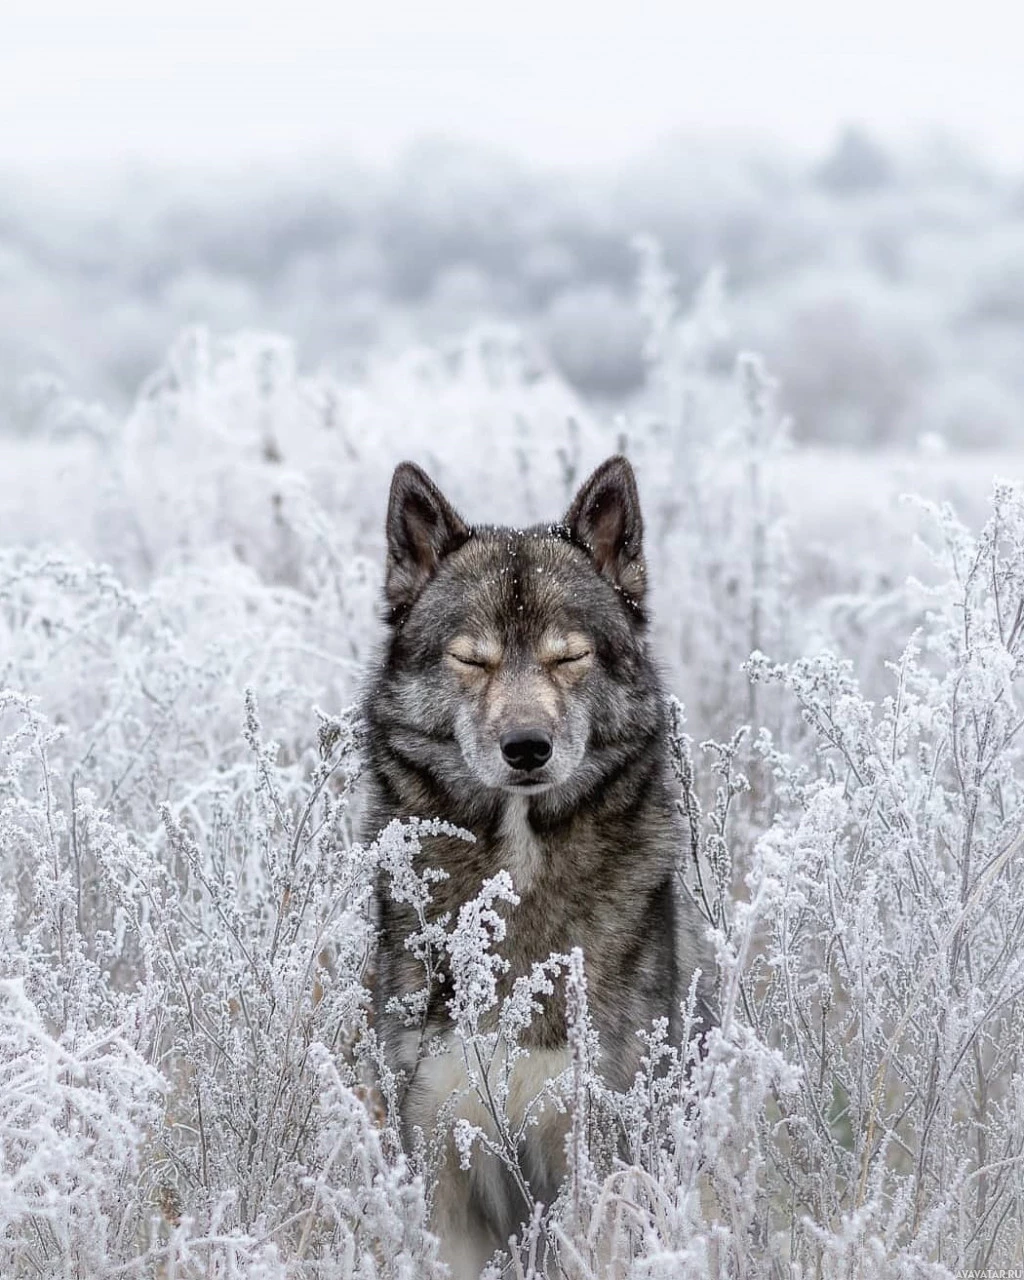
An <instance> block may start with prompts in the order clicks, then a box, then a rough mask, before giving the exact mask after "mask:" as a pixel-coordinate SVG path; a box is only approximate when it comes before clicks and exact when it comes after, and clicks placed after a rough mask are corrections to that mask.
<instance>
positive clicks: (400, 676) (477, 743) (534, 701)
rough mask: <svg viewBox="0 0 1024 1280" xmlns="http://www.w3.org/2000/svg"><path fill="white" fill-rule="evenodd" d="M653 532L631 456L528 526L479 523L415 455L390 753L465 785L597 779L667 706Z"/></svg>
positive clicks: (548, 789)
mask: <svg viewBox="0 0 1024 1280" xmlns="http://www.w3.org/2000/svg"><path fill="white" fill-rule="evenodd" d="M642 535H643V524H642V520H641V516H640V503H639V498H638V496H637V489H636V481H635V479H634V477H633V470H632V468H631V467H630V465H629V463H628V462H627V461H626V459H625V458H621V457H616V458H610V459H609V460H608V461H607V462H605V463H604V464H603V465H602V466H601V467H599V468H598V469H597V471H595V472H594V474H593V475H592V476H591V477H590V479H589V480H587V482H586V483H585V484H584V485H583V486H582V488H581V489H580V491H579V493H578V494H577V495H576V497H575V499H574V500H573V502H572V504H571V506H570V507H569V510H568V512H567V513H566V515H565V517H564V519H563V521H562V522H561V523H560V524H555V525H551V526H537V527H534V528H530V529H526V530H513V529H504V528H493V527H490V526H483V527H471V526H470V525H468V524H467V523H466V522H465V521H464V520H463V519H462V518H461V517H460V516H459V515H458V514H457V513H456V511H455V510H454V509H453V508H452V506H451V505H450V503H449V502H448V501H447V500H446V499H445V497H444V496H443V495H442V494H441V492H440V491H439V490H438V488H437V486H436V485H435V484H434V483H433V482H432V481H431V480H430V479H429V477H428V476H427V475H426V474H425V473H424V472H423V471H421V470H420V468H419V467H417V466H414V465H413V464H412V463H409V462H404V463H402V464H401V465H400V466H399V467H398V468H397V470H396V471H395V474H394V479H393V481H392V485H391V498H390V503H389V507H388V516H387V546H388V552H387V572H386V581H385V595H386V598H387V604H388V624H389V626H390V629H391V634H390V641H389V645H388V651H387V659H386V663H385V669H384V679H383V681H382V683H381V685H380V686H379V690H378V691H379V693H380V694H381V695H382V696H383V697H385V698H386V701H387V712H386V715H382V717H381V718H380V719H379V720H378V723H380V724H381V727H382V728H383V729H384V730H385V732H386V733H387V735H388V738H389V740H390V747H391V751H392V754H393V755H395V756H396V757H398V758H399V759H400V760H401V761H402V764H403V765H404V766H405V767H406V768H407V769H408V770H409V771H411V772H412V773H413V774H416V775H419V776H425V777H426V778H429V779H430V781H432V782H433V783H434V784H435V785H437V786H438V787H440V789H441V790H442V791H444V792H445V793H446V794H447V795H448V796H451V797H452V798H454V799H456V800H458V799H466V798H467V796H468V795H469V794H470V793H472V792H474V791H475V792H477V793H480V792H489V793H490V795H491V796H492V797H496V796H497V795H499V794H500V793H502V792H505V793H517V794H523V795H538V796H540V795H544V796H545V799H546V800H547V801H548V803H546V804H545V808H551V807H552V805H551V803H550V802H551V801H554V800H555V799H556V797H559V796H560V797H561V798H562V800H564V801H565V802H567V803H570V804H571V803H574V802H576V801H578V800H579V799H580V798H582V797H583V796H584V795H586V794H587V793H589V792H591V791H593V789H594V788H595V787H596V786H599V785H600V784H601V781H602V780H603V779H604V778H606V777H607V776H609V774H610V773H613V772H614V771H615V770H616V767H617V766H621V764H623V763H624V762H625V761H626V760H627V759H628V758H629V756H630V754H631V752H632V751H633V750H634V749H635V748H636V746H637V743H638V741H640V740H641V739H642V738H644V737H646V736H648V735H649V734H650V732H651V730H652V728H653V727H654V722H655V721H656V720H657V719H658V710H657V706H656V702H657V699H656V694H657V679H656V676H655V674H654V672H653V668H652V667H651V664H650V660H649V657H648V654H647V645H646V640H645V635H644V633H645V629H646V617H645V614H644V608H643V601H644V594H645V587H646V578H645V566H644V558H643V549H642ZM375 718H376V717H375ZM554 807H556V808H557V807H561V806H560V805H557V804H556V805H555V806H554Z"/></svg>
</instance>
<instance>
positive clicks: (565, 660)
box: [555, 649, 590, 667]
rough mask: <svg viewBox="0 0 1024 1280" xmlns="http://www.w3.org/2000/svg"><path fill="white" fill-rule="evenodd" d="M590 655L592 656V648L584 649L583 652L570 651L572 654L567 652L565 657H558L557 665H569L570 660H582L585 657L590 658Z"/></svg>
mask: <svg viewBox="0 0 1024 1280" xmlns="http://www.w3.org/2000/svg"><path fill="white" fill-rule="evenodd" d="M589 657H590V650H589V649H584V650H583V652H582V653H570V654H566V656H565V657H564V658H556V659H555V666H556V667H565V666H568V664H569V663H570V662H582V661H583V659H584V658H589Z"/></svg>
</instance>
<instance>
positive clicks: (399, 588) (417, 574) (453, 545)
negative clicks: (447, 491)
mask: <svg viewBox="0 0 1024 1280" xmlns="http://www.w3.org/2000/svg"><path fill="white" fill-rule="evenodd" d="M469 534H470V530H469V526H468V525H467V524H466V523H465V522H464V521H463V520H462V519H461V517H460V516H459V515H458V514H457V512H456V511H455V509H454V508H453V507H452V505H451V504H450V503H449V502H448V499H447V498H446V497H445V496H444V494H443V493H442V492H441V490H440V489H438V487H437V485H436V484H434V482H433V480H431V478H430V477H429V476H428V475H427V473H426V472H425V471H423V470H421V469H420V468H419V467H417V466H416V464H415V463H413V462H401V463H399V464H398V466H397V467H396V468H395V474H394V476H393V477H392V479H391V496H390V498H389V499H388V519H387V540H388V558H387V567H386V570H385V576H384V595H385V596H386V597H387V601H388V604H389V605H391V607H392V609H398V610H400V609H405V608H407V607H408V606H409V605H410V604H412V602H413V601H414V600H415V599H416V597H417V596H418V595H419V593H420V591H421V590H422V589H423V586H424V584H425V583H426V582H427V581H428V580H429V579H430V578H432V577H433V576H434V574H435V573H436V572H437V567H438V565H439V564H440V563H441V561H442V560H443V559H444V557H445V556H446V555H449V554H450V553H451V552H452V551H455V550H456V549H457V548H458V547H461V546H462V544H463V543H464V542H465V541H466V539H467V538H468V537H469Z"/></svg>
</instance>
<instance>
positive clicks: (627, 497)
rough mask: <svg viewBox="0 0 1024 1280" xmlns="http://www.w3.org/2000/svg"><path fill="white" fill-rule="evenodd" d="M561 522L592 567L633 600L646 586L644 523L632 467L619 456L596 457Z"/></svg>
mask: <svg viewBox="0 0 1024 1280" xmlns="http://www.w3.org/2000/svg"><path fill="white" fill-rule="evenodd" d="M565 524H566V526H567V527H568V530H569V533H570V535H571V537H572V539H573V541H574V542H578V543H579V544H580V546H582V547H585V548H586V549H587V551H588V552H589V553H590V557H591V559H592V560H593V561H594V564H595V565H596V566H597V569H598V572H599V573H603V574H604V575H605V577H606V578H610V579H611V581H612V582H613V583H614V584H615V586H617V587H618V588H619V590H620V591H621V592H622V594H623V595H624V596H626V597H627V598H628V599H629V600H631V601H632V602H633V603H634V604H637V605H639V604H640V603H641V601H642V600H643V597H644V590H645V588H646V586H647V567H646V565H645V564H644V552H643V534H644V523H643V519H642V518H641V516H640V495H639V494H638V493H637V491H636V478H635V476H634V475H633V468H632V467H631V466H630V465H629V463H628V462H627V460H626V459H625V458H623V457H615V458H609V459H608V461H607V462H602V464H601V465H600V466H599V467H598V469H597V470H596V471H595V472H594V474H593V475H592V476H591V477H590V479H589V480H588V481H587V482H586V484H584V485H583V487H582V488H581V489H580V491H579V493H577V495H576V497H575V498H573V501H572V506H571V507H570V508H569V510H568V512H567V514H566V517H565Z"/></svg>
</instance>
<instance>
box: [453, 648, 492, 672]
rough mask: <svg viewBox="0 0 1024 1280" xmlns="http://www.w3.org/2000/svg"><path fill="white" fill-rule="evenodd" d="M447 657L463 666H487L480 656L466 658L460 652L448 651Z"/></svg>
mask: <svg viewBox="0 0 1024 1280" xmlns="http://www.w3.org/2000/svg"><path fill="white" fill-rule="evenodd" d="M448 657H449V658H454V659H455V661H456V662H458V663H459V664H460V665H461V666H463V667H480V668H481V669H486V667H487V663H486V662H484V661H483V659H481V658H466V657H464V656H463V655H462V654H461V653H451V652H449V654H448Z"/></svg>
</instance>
